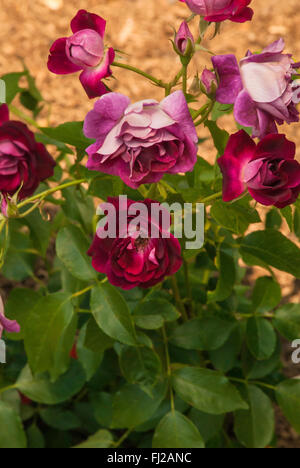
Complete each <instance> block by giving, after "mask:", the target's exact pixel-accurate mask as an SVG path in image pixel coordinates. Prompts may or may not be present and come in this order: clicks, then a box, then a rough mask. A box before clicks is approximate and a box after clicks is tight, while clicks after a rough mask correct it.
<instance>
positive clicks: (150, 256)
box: [88, 198, 182, 289]
mask: <svg viewBox="0 0 300 468" xmlns="http://www.w3.org/2000/svg"><path fill="white" fill-rule="evenodd" d="M108 202H109V203H111V204H112V205H113V206H114V207H115V209H116V213H117V216H116V220H117V226H116V236H115V237H114V238H112V237H113V236H110V237H106V238H102V237H104V236H103V232H105V231H106V230H107V226H105V227H104V228H101V229H100V228H99V229H98V230H97V234H96V236H95V238H94V241H93V243H92V245H91V247H90V249H89V251H88V255H90V256H91V257H92V265H93V267H94V268H95V270H97V271H99V272H100V273H104V274H106V275H107V277H108V280H109V282H110V283H111V284H113V285H114V286H119V287H120V288H122V289H132V288H135V287H138V286H139V287H142V288H150V287H152V286H154V285H155V284H157V283H160V282H162V281H163V280H164V278H165V277H167V276H171V275H174V274H175V273H176V272H177V271H178V270H179V268H180V267H181V265H182V259H181V247H180V244H179V241H178V240H177V239H176V238H175V237H174V236H173V235H172V234H170V233H169V234H168V237H163V233H164V232H165V228H164V226H163V224H162V223H161V222H158V223H157V219H156V218H155V217H154V218H153V217H152V214H151V213H152V210H151V209H152V207H153V205H156V207H158V208H159V207H160V204H159V203H158V202H156V201H152V200H144V201H143V202H139V203H142V204H143V206H145V207H146V209H147V210H146V212H147V217H146V218H144V219H143V222H142V223H143V225H144V227H145V226H146V227H147V232H148V233H149V236H148V237H146V236H145V235H143V236H142V235H141V231H142V230H143V228H142V227H141V228H140V230H139V231H138V230H137V229H136V228H131V227H130V223H131V222H132V220H133V218H134V217H133V216H131V215H130V214H127V210H128V209H130V206H132V205H133V204H134V203H136V202H134V201H132V200H127V203H126V206H124V207H123V206H122V204H121V203H120V200H119V198H109V199H108ZM104 210H105V207H104ZM120 211H123V212H124V213H125V224H123V223H122V224H121V225H120V224H119V215H120ZM166 216H167V217H168V223H169V226H170V224H171V219H170V214H169V213H168V212H167V213H166ZM126 220H127V221H126ZM153 227H154V228H156V229H157V233H158V235H156V236H155V238H154V237H152V238H151V237H150V236H151V233H152V232H153V231H152V228H153ZM144 232H145V231H144Z"/></svg>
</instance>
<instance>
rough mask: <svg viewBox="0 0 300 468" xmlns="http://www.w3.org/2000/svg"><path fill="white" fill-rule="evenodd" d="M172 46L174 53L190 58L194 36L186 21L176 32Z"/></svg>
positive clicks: (193, 48)
mask: <svg viewBox="0 0 300 468" xmlns="http://www.w3.org/2000/svg"><path fill="white" fill-rule="evenodd" d="M174 46H175V47H174V48H175V51H176V52H177V53H178V54H179V55H181V56H183V57H191V56H192V54H193V52H194V50H195V40H194V36H193V34H192V33H191V31H190V28H189V26H188V24H187V23H186V21H183V22H182V23H181V25H180V28H179V30H178V32H177V33H176V34H175V39H174Z"/></svg>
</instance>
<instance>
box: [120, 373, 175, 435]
mask: <svg viewBox="0 0 300 468" xmlns="http://www.w3.org/2000/svg"><path fill="white" fill-rule="evenodd" d="M166 389H167V387H166V382H159V383H158V384H157V385H156V386H155V387H154V388H153V389H152V395H151V396H150V395H149V394H148V393H146V392H144V391H143V390H142V389H141V388H140V387H139V386H138V385H131V384H126V385H124V386H123V387H122V388H121V389H120V390H119V391H118V392H117V393H116V394H115V396H114V399H113V419H112V424H111V427H112V428H114V429H125V428H130V429H131V428H134V427H136V426H139V425H140V424H142V423H143V422H145V421H147V420H148V419H150V418H151V416H152V415H153V414H154V413H155V412H156V410H157V409H158V407H159V405H160V403H161V402H162V400H163V399H164V397H165V394H166Z"/></svg>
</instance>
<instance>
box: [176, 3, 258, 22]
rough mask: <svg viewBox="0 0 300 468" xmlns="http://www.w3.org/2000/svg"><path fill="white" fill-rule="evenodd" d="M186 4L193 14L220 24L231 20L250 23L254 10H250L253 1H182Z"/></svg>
mask: <svg viewBox="0 0 300 468" xmlns="http://www.w3.org/2000/svg"><path fill="white" fill-rule="evenodd" d="M180 1H181V2H185V3H186V4H187V6H188V7H189V8H190V10H191V11H192V12H193V13H196V14H197V15H201V16H203V17H204V19H205V20H206V21H211V22H220V21H225V20H227V19H229V20H230V21H234V22H236V23H244V22H245V21H250V20H251V19H252V16H253V10H252V9H251V8H248V5H249V4H250V3H251V0H180Z"/></svg>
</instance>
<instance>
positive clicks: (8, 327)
mask: <svg viewBox="0 0 300 468" xmlns="http://www.w3.org/2000/svg"><path fill="white" fill-rule="evenodd" d="M3 330H5V331H7V332H8V333H20V325H19V324H18V322H16V320H9V319H8V318H6V317H5V315H4V305H3V301H2V297H1V296H0V339H1V338H2V333H3Z"/></svg>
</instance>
